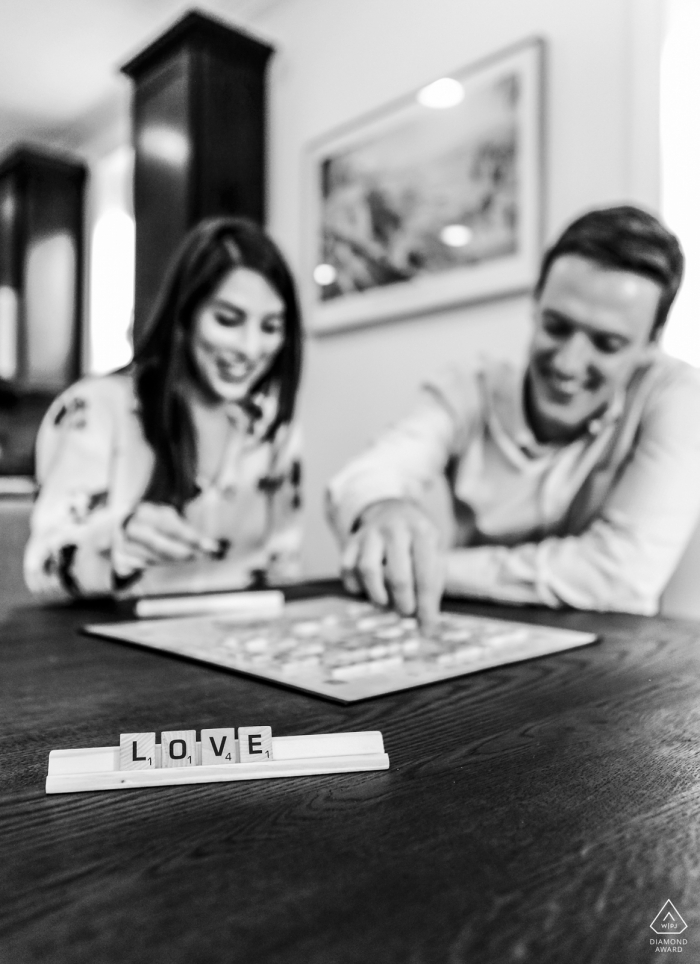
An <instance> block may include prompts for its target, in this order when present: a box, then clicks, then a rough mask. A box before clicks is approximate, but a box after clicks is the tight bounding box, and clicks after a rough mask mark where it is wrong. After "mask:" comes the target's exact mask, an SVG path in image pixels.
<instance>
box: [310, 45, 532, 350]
mask: <svg viewBox="0 0 700 964" xmlns="http://www.w3.org/2000/svg"><path fill="white" fill-rule="evenodd" d="M543 58H544V41H542V40H541V39H539V38H534V39H531V40H526V41H523V42H522V43H521V44H518V45H517V46H514V47H511V48H509V49H508V50H506V51H503V52H501V53H498V54H495V55H494V56H492V57H489V58H488V59H487V60H484V61H482V62H480V63H478V64H476V65H472V66H469V67H466V68H463V69H462V70H460V71H457V72H455V73H453V74H451V75H450V79H449V80H448V81H447V82H446V81H445V79H442V80H441V81H439V82H438V83H437V84H433V85H430V86H429V87H427V88H422V89H421V91H420V92H418V91H416V92H414V93H412V94H411V95H410V96H408V97H406V98H404V99H402V100H401V101H400V102H398V103H395V104H393V105H391V106H390V107H387V108H385V109H382V110H379V111H377V112H375V113H374V114H373V115H372V116H370V117H367V118H364V119H362V120H361V121H359V122H357V123H354V124H350V125H347V126H346V127H344V128H342V129H341V130H338V131H336V132H334V133H331V134H329V135H328V136H326V137H323V138H321V139H319V140H318V141H316V142H315V143H314V144H313V145H311V147H310V149H309V152H308V158H307V161H308V163H307V168H306V169H307V175H308V181H307V190H308V198H307V199H308V202H309V203H308V205H307V206H306V211H307V214H308V221H307V223H306V225H305V233H306V237H305V279H304V281H305V284H304V289H305V294H306V313H307V327H308V329H309V330H310V331H311V332H313V333H316V334H324V333H330V332H333V331H338V330H342V329H344V328H349V327H354V326H357V325H367V324H374V323H377V322H381V321H385V320H389V319H399V318H402V317H409V316H411V315H416V314H422V313H424V312H428V311H432V310H437V309H440V308H447V307H450V306H456V305H460V304H467V303H469V302H473V301H483V300H488V299H492V298H497V297H503V296H506V295H511V294H517V293H522V292H525V291H527V290H529V289H530V288H531V287H532V285H533V283H534V281H535V278H536V273H537V269H538V265H539V259H540V255H541V232H542V210H541V209H542V192H543V185H542V180H543V177H542V169H543V156H542V155H543V143H542V141H543V96H542V87H543V84H542V72H543ZM419 97H420V99H419ZM421 100H423V101H426V100H428V101H430V100H432V101H433V102H434V101H435V100H437V101H438V102H440V106H427V105H426V104H425V103H422V102H421ZM446 103H450V106H446Z"/></svg>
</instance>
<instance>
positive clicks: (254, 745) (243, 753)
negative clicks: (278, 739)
mask: <svg viewBox="0 0 700 964" xmlns="http://www.w3.org/2000/svg"><path fill="white" fill-rule="evenodd" d="M238 748H239V752H240V758H241V763H264V762H265V761H266V760H271V759H272V728H271V727H269V726H239V727H238Z"/></svg>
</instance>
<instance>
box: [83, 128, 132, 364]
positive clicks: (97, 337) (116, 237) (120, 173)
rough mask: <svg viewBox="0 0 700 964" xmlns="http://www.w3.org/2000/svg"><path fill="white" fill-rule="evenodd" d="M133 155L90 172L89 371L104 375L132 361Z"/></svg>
mask: <svg viewBox="0 0 700 964" xmlns="http://www.w3.org/2000/svg"><path fill="white" fill-rule="evenodd" d="M132 176H133V151H132V150H131V148H130V147H122V148H119V149H117V150H116V151H114V152H112V153H111V154H109V155H108V156H106V157H105V158H103V159H102V160H101V161H99V162H98V163H97V164H95V166H94V168H93V172H92V195H93V197H92V224H93V226H92V233H91V237H90V274H89V279H90V280H89V319H90V322H89V339H88V345H89V351H88V359H87V368H88V371H90V372H91V373H94V374H103V373H104V372H108V371H113V370H114V369H115V368H120V367H121V366H122V365H126V364H127V363H128V362H129V361H130V360H131V357H132V342H131V328H132V320H133V311H134V257H135V228H134V218H133V215H132V200H131V185H132Z"/></svg>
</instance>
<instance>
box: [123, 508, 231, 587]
mask: <svg viewBox="0 0 700 964" xmlns="http://www.w3.org/2000/svg"><path fill="white" fill-rule="evenodd" d="M115 548H116V549H117V551H116V553H113V556H116V557H117V558H113V563H114V568H115V571H116V572H118V573H120V574H121V573H123V572H126V571H134V570H137V569H145V568H146V566H153V565H159V564H163V563H171V562H188V561H190V560H193V559H198V558H201V557H202V556H211V555H215V554H216V553H217V552H218V549H219V544H218V542H217V541H216V539H210V538H209V537H208V536H203V535H201V534H200V533H199V532H197V531H196V530H195V529H194V528H193V527H192V526H191V525H190V524H189V522H187V521H186V520H185V519H183V517H182V516H181V515H180V514H179V513H178V512H177V511H176V509H174V508H173V507H172V506H171V505H157V504H156V503H154V502H139V504H138V505H137V506H136V508H135V509H134V511H133V512H132V513H131V515H130V516H127V518H126V520H125V521H124V522H123V523H122V526H121V531H120V537H119V539H118V541H117V546H116V547H115Z"/></svg>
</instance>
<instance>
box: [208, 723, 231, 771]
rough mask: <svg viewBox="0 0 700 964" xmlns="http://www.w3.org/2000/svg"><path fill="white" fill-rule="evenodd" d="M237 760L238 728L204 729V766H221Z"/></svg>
mask: <svg viewBox="0 0 700 964" xmlns="http://www.w3.org/2000/svg"><path fill="white" fill-rule="evenodd" d="M237 762H238V757H237V755H236V730H235V728H234V727H233V726H220V727H218V728H215V729H210V730H206V729H205V730H202V766H204V767H207V766H220V765H222V764H229V763H237Z"/></svg>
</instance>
